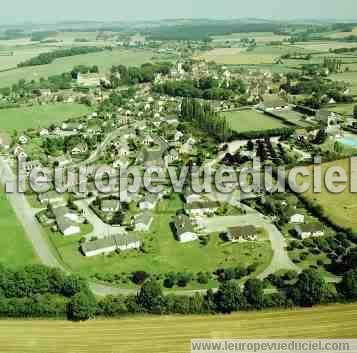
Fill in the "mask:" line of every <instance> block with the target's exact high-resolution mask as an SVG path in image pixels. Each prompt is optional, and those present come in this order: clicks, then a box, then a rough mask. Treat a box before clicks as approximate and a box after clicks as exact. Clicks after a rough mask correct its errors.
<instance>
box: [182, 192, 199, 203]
mask: <svg viewBox="0 0 357 353" xmlns="http://www.w3.org/2000/svg"><path fill="white" fill-rule="evenodd" d="M183 198H184V199H185V202H186V203H188V204H189V203H192V202H195V201H201V200H202V196H201V195H200V194H195V193H194V192H192V191H191V190H190V189H185V190H184V192H183Z"/></svg>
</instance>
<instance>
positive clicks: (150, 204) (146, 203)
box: [139, 193, 160, 210]
mask: <svg viewBox="0 0 357 353" xmlns="http://www.w3.org/2000/svg"><path fill="white" fill-rule="evenodd" d="M159 199H160V196H159V194H153V193H148V194H146V196H145V198H144V200H142V201H141V202H140V203H139V208H140V209H141V210H153V209H154V208H155V207H156V205H157V203H158V202H159Z"/></svg>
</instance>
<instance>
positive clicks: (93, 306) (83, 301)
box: [67, 291, 97, 321]
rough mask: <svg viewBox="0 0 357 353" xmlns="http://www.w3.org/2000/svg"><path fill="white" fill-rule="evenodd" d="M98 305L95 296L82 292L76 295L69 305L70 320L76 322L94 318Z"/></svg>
mask: <svg viewBox="0 0 357 353" xmlns="http://www.w3.org/2000/svg"><path fill="white" fill-rule="evenodd" d="M96 310H97V303H96V300H95V298H94V296H93V294H92V293H91V292H89V291H82V292H79V293H77V294H75V295H74V296H73V297H72V298H71V300H70V302H69V303H68V312H67V314H68V318H69V319H71V320H74V321H83V320H88V319H90V318H92V317H93V316H94V314H95V313H96Z"/></svg>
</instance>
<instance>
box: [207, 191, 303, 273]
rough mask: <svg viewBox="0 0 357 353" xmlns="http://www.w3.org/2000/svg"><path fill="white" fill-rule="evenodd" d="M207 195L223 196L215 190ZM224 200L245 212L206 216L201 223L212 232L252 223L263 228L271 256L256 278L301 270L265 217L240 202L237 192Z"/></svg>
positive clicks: (281, 236)
mask: <svg viewBox="0 0 357 353" xmlns="http://www.w3.org/2000/svg"><path fill="white" fill-rule="evenodd" d="M209 197H210V198H211V199H217V200H221V198H222V197H224V196H220V194H219V193H218V192H217V193H215V194H211V195H210V196H209ZM226 201H227V202H229V203H230V204H231V205H233V206H236V207H237V206H238V207H241V208H242V209H244V210H245V211H246V213H247V214H245V215H238V216H227V217H224V216H223V217H213V218H208V219H205V220H203V224H204V226H205V227H207V228H208V229H210V231H213V232H221V231H224V230H226V229H227V227H233V226H239V225H254V226H256V227H263V228H265V229H266V230H267V231H268V233H269V239H270V242H271V246H272V249H273V258H272V261H271V263H270V264H269V266H268V267H267V268H266V269H265V270H264V271H263V272H262V273H260V274H259V275H258V276H257V277H258V278H261V279H263V278H266V277H268V276H269V275H270V274H272V273H275V272H276V271H278V270H295V271H297V272H301V269H300V268H299V267H298V266H297V265H295V264H294V263H293V262H292V261H291V259H290V257H289V255H288V252H287V250H286V242H285V238H284V236H283V234H282V233H281V232H280V230H279V229H278V228H277V227H276V226H275V225H274V224H272V223H271V221H270V220H269V219H268V218H267V217H265V216H264V215H263V214H261V213H259V212H258V211H257V210H255V209H252V208H250V207H248V206H246V205H243V204H241V203H240V199H239V194H236V193H235V194H231V195H230V196H229V197H227V196H226Z"/></svg>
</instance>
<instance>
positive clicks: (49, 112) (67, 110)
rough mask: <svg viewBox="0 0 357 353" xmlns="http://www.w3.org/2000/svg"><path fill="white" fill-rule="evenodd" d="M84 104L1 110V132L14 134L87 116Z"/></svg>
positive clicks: (87, 110) (86, 108) (87, 109)
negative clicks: (15, 131)
mask: <svg viewBox="0 0 357 353" xmlns="http://www.w3.org/2000/svg"><path fill="white" fill-rule="evenodd" d="M89 111H90V109H89V108H88V107H87V106H85V105H83V104H72V103H71V104H65V103H61V104H48V105H41V106H34V107H22V108H10V109H1V110H0V130H2V131H7V132H12V131H14V130H19V131H21V130H26V129H29V128H38V127H44V126H48V125H50V124H52V123H55V122H58V121H63V120H67V119H69V118H76V117H80V116H82V115H85V114H87V113H88V112H89Z"/></svg>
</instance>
